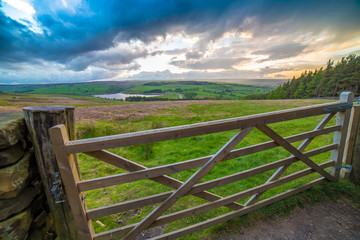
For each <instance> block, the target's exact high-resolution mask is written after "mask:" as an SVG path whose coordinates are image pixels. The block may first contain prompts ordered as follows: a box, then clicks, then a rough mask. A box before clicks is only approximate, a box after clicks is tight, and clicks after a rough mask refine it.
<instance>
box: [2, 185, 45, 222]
mask: <svg viewBox="0 0 360 240" xmlns="http://www.w3.org/2000/svg"><path fill="white" fill-rule="evenodd" d="M40 192H41V185H38V186H32V185H29V187H27V188H26V189H25V190H24V191H23V192H22V193H20V194H19V195H18V196H17V197H16V198H10V199H5V200H0V221H2V220H4V219H6V218H7V217H9V216H11V215H14V214H17V213H19V212H21V211H22V210H24V209H25V208H27V207H28V206H29V205H30V203H31V202H32V201H33V200H34V198H35V197H36V196H37V195H39V194H40Z"/></svg>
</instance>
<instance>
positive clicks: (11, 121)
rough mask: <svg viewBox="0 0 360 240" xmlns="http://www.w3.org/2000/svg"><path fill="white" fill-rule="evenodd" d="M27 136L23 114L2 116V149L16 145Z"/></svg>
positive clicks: (0, 146) (0, 135)
mask: <svg viewBox="0 0 360 240" xmlns="http://www.w3.org/2000/svg"><path fill="white" fill-rule="evenodd" d="M26 135H27V128H26V125H25V121H24V115H23V114H22V113H2V114H0V149H4V148H8V147H10V146H12V145H15V144H16V143H17V142H18V141H19V140H20V139H24V138H25V136H26Z"/></svg>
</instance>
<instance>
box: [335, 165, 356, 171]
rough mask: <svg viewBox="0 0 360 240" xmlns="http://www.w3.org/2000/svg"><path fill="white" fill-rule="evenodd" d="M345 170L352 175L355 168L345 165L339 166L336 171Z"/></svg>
mask: <svg viewBox="0 0 360 240" xmlns="http://www.w3.org/2000/svg"><path fill="white" fill-rule="evenodd" d="M343 168H345V169H346V170H347V172H349V173H351V171H352V168H353V166H352V165H350V164H343V165H340V166H337V167H336V170H340V169H343Z"/></svg>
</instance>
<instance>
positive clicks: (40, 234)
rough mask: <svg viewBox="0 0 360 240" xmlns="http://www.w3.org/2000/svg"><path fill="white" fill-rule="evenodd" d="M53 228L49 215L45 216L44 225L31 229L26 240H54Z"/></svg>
mask: <svg viewBox="0 0 360 240" xmlns="http://www.w3.org/2000/svg"><path fill="white" fill-rule="evenodd" d="M53 227H54V224H53V221H52V219H51V217H50V215H47V218H46V221H45V224H43V225H42V226H41V228H34V229H31V230H30V233H29V237H28V238H27V240H39V239H42V240H54V239H56V234H55V231H54V229H53Z"/></svg>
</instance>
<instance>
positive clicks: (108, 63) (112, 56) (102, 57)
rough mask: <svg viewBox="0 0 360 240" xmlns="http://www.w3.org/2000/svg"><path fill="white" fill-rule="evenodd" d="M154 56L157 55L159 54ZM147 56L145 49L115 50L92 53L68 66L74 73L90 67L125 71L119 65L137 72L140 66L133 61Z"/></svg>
mask: <svg viewBox="0 0 360 240" xmlns="http://www.w3.org/2000/svg"><path fill="white" fill-rule="evenodd" d="M154 54H155V55H156V54H157V53H154ZM147 55H149V53H148V51H147V50H144V49H137V48H135V49H130V48H122V49H115V50H113V51H98V52H90V53H87V54H84V55H80V56H78V57H75V58H73V59H71V60H70V61H68V62H67V63H66V64H67V65H68V68H69V69H72V70H74V71H82V70H85V69H86V68H87V67H88V66H96V67H101V68H108V69H124V68H123V67H120V68H119V65H128V66H125V68H126V69H128V70H130V69H132V70H135V69H138V68H139V67H140V66H139V64H136V63H133V60H134V59H137V58H140V57H144V56H147ZM151 55H153V54H151ZM131 63H133V64H131Z"/></svg>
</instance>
